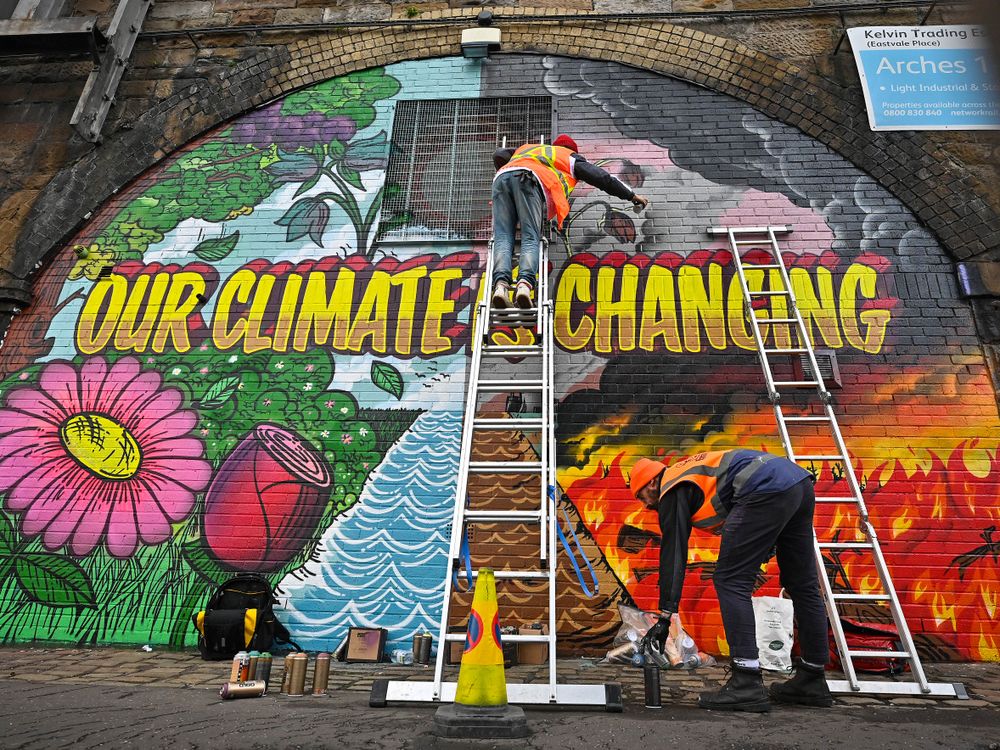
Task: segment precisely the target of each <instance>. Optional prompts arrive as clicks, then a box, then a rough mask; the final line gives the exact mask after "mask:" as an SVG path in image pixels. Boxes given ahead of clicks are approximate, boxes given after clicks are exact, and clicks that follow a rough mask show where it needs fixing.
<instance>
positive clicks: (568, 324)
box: [76, 253, 894, 357]
mask: <svg viewBox="0 0 1000 750" xmlns="http://www.w3.org/2000/svg"><path fill="white" fill-rule="evenodd" d="M828 260H830V263H828V264H826V265H824V264H822V263H814V264H812V265H811V266H809V267H803V266H796V265H792V267H791V268H790V270H789V277H790V279H791V282H792V287H793V290H794V292H795V296H796V299H797V301H798V308H799V311H800V312H801V313H802V316H803V319H804V321H805V324H806V326H807V328H808V329H809V333H810V337H811V338H812V340H813V342H814V343H815V344H816V345H817V346H825V347H829V348H833V349H840V348H843V347H850V348H854V349H857V350H860V351H864V352H868V353H871V354H874V353H877V352H879V351H880V350H881V348H882V344H883V341H884V339H885V333H886V328H887V326H888V323H889V320H890V317H891V311H890V310H889V307H891V304H892V302H893V301H894V300H891V299H886V298H884V297H880V296H879V294H878V291H877V285H878V270H877V269H876V268H875V267H873V266H872V265H867V264H866V263H861V262H854V263H850V264H843V263H841V261H840V259H838V258H836V256H831V258H830V259H828ZM470 261H472V257H471V256H470V255H468V254H455V255H452V256H448V257H446V258H438V257H437V256H422V257H420V258H414V259H411V260H410V261H407V262H398V261H395V260H384V261H382V262H380V263H379V264H372V263H371V262H369V261H368V260H366V259H363V258H360V257H359V256H353V257H351V258H347V259H339V258H333V259H324V260H322V261H318V262H309V263H300V264H297V265H292V264H289V263H280V264H270V263H267V262H266V261H255V262H253V263H249V264H247V265H245V266H243V267H242V268H240V269H239V270H237V271H236V272H235V273H233V274H232V275H230V276H229V277H228V278H226V279H225V281H224V282H222V283H221V284H220V285H218V291H217V292H214V293H213V289H214V287H215V286H216V282H215V281H214V277H213V274H214V271H211V270H210V269H208V268H207V267H205V266H202V265H200V264H194V265H191V266H185V267H183V268H181V267H179V266H162V265H159V264H153V265H151V266H141V267H138V268H136V267H135V266H136V265H137V264H129V263H127V264H122V265H121V266H120V267H119V269H117V272H116V273H112V274H111V275H110V276H108V277H106V278H104V279H100V280H99V281H98V282H97V283H95V284H94V286H93V288H92V289H91V291H90V293H89V295H88V297H87V299H86V301H85V302H84V305H83V309H82V310H81V312H80V316H79V320H78V322H77V329H76V343H77V348H78V350H79V351H80V352H81V353H83V354H95V353H97V352H100V351H102V350H104V349H106V348H109V347H113V348H114V349H117V350H118V351H130V352H145V351H153V352H162V351H164V350H165V349H166V348H168V347H169V348H172V349H174V350H176V351H178V352H186V351H189V350H190V349H191V348H192V347H193V346H196V345H198V344H200V343H201V342H202V341H205V340H211V342H212V344H213V345H214V346H215V347H216V348H218V349H220V350H228V349H241V350H242V351H244V352H245V353H247V354H252V353H254V352H258V351H262V350H266V349H269V350H273V351H276V352H287V351H298V352H303V351H306V350H307V349H309V348H311V347H317V346H319V347H330V348H331V349H333V350H334V351H337V352H342V353H357V354H361V353H376V354H391V355H394V356H401V357H411V356H435V355H441V354H446V353H450V352H453V351H455V350H457V349H458V348H459V347H460V346H462V345H463V344H464V343H465V341H466V337H467V326H466V325H465V324H464V323H462V322H460V321H459V319H458V314H459V312H460V310H461V309H462V308H463V307H464V306H465V305H467V304H468V300H469V299H470V298H471V291H470V288H469V286H468V284H467V279H466V277H467V275H468V272H469V269H470V268H471V267H472V265H471V264H470ZM835 264H839V265H842V266H846V267H842V268H840V267H834V266H835ZM747 282H748V285H749V287H750V289H751V290H753V291H760V290H766V289H777V288H780V283H781V279H780V276H779V275H778V272H777V271H774V270H771V271H763V270H748V271H747ZM209 296H212V297H214V306H213V307H212V312H211V315H210V316H209V318H208V320H206V319H205V318H204V317H203V314H202V307H203V306H204V305H205V304H207V302H208V299H209ZM759 299H760V300H761V303H760V306H759V307H755V314H756V316H757V317H758V319H759V320H762V321H765V322H764V323H763V325H762V326H761V333H762V335H763V336H764V338H765V340H766V341H770V342H773V344H774V345H775V346H776V347H779V348H785V347H789V346H792V345H793V344H794V343H795V341H794V328H795V325H794V324H789V323H769V322H766V321H769V320H772V319H786V320H787V319H788V318H790V317H791V316H792V312H791V311H790V309H789V306H788V303H787V297H782V296H771V297H762V298H759ZM554 330H555V336H556V340H557V341H558V343H559V345H560V346H561V347H562V348H563V349H566V350H568V351H580V350H589V351H593V352H595V353H597V354H614V353H619V352H627V351H635V350H640V351H650V352H651V351H663V350H665V351H671V352H692V353H693V352H700V351H702V350H703V349H706V348H710V349H716V350H724V349H726V348H727V347H729V346H737V347H740V348H742V349H749V350H752V349H754V348H755V347H754V341H753V333H752V330H751V326H750V324H749V322H748V320H747V318H746V316H745V314H744V307H743V297H742V290H741V289H740V285H739V281H738V279H737V278H736V277H735V276H734V275H733V274H732V273H731V266H730V264H729V263H728V259H727V258H720V257H719V256H718V254H715V255H712V254H709V255H704V254H703V255H701V256H691V257H689V258H687V259H682V258H681V257H680V256H677V255H674V254H672V253H664V254H661V255H659V256H656V257H655V258H649V257H647V256H642V255H633V256H625V255H624V254H621V253H612V254H610V255H607V256H604V257H602V258H600V259H597V258H596V256H592V255H588V254H583V255H577V256H574V257H573V258H572V259H571V260H570V262H569V263H568V264H567V265H566V266H565V267H564V268H563V270H562V272H561V274H560V275H559V277H558V280H557V282H556V309H555V327H554Z"/></svg>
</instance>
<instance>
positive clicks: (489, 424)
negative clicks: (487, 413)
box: [472, 417, 543, 430]
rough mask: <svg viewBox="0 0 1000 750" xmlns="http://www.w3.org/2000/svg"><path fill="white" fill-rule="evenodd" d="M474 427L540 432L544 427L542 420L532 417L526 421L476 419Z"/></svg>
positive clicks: (513, 418) (508, 418)
mask: <svg viewBox="0 0 1000 750" xmlns="http://www.w3.org/2000/svg"><path fill="white" fill-rule="evenodd" d="M472 427H473V429H476V430H540V429H542V427H543V425H542V420H541V419H538V418H531V417H529V418H525V419H520V418H518V417H507V418H503V417H497V418H487V417H483V418H482V419H474V420H473V421H472Z"/></svg>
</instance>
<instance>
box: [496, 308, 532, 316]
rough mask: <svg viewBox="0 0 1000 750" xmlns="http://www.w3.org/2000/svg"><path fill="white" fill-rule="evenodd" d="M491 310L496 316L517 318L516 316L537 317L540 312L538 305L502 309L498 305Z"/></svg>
mask: <svg viewBox="0 0 1000 750" xmlns="http://www.w3.org/2000/svg"><path fill="white" fill-rule="evenodd" d="M490 312H491V313H493V314H494V315H496V316H501V315H502V316H503V317H505V318H516V317H527V316H529V315H530V316H531V317H535V316H536V315H537V314H538V308H537V307H507V308H505V309H503V310H501V309H500V308H498V307H491V308H490Z"/></svg>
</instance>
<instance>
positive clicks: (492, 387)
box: [477, 380, 545, 391]
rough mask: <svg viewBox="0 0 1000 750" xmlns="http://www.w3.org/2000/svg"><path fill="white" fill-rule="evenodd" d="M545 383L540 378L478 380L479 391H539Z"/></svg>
mask: <svg viewBox="0 0 1000 750" xmlns="http://www.w3.org/2000/svg"><path fill="white" fill-rule="evenodd" d="M544 385H545V384H544V383H543V382H542V381H541V380H480V381H479V383H478V386H477V387H478V388H479V390H481V391H510V390H514V391H540V390H542V388H543V386H544Z"/></svg>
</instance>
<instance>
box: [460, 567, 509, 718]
mask: <svg viewBox="0 0 1000 750" xmlns="http://www.w3.org/2000/svg"><path fill="white" fill-rule="evenodd" d="M455 703H461V704H462V705H465V706H506V705H507V681H506V679H505V677H504V672H503V646H502V645H501V644H500V612H499V610H498V609H497V585H496V579H495V577H494V575H493V571H492V570H490V569H489V568H483V569H482V570H480V571H479V576H478V578H477V579H476V592H475V594H474V595H473V597H472V612H471V613H470V615H469V626H468V630H467V631H466V634H465V651H463V652H462V664H461V666H460V667H459V670H458V686H457V687H456V688H455Z"/></svg>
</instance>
